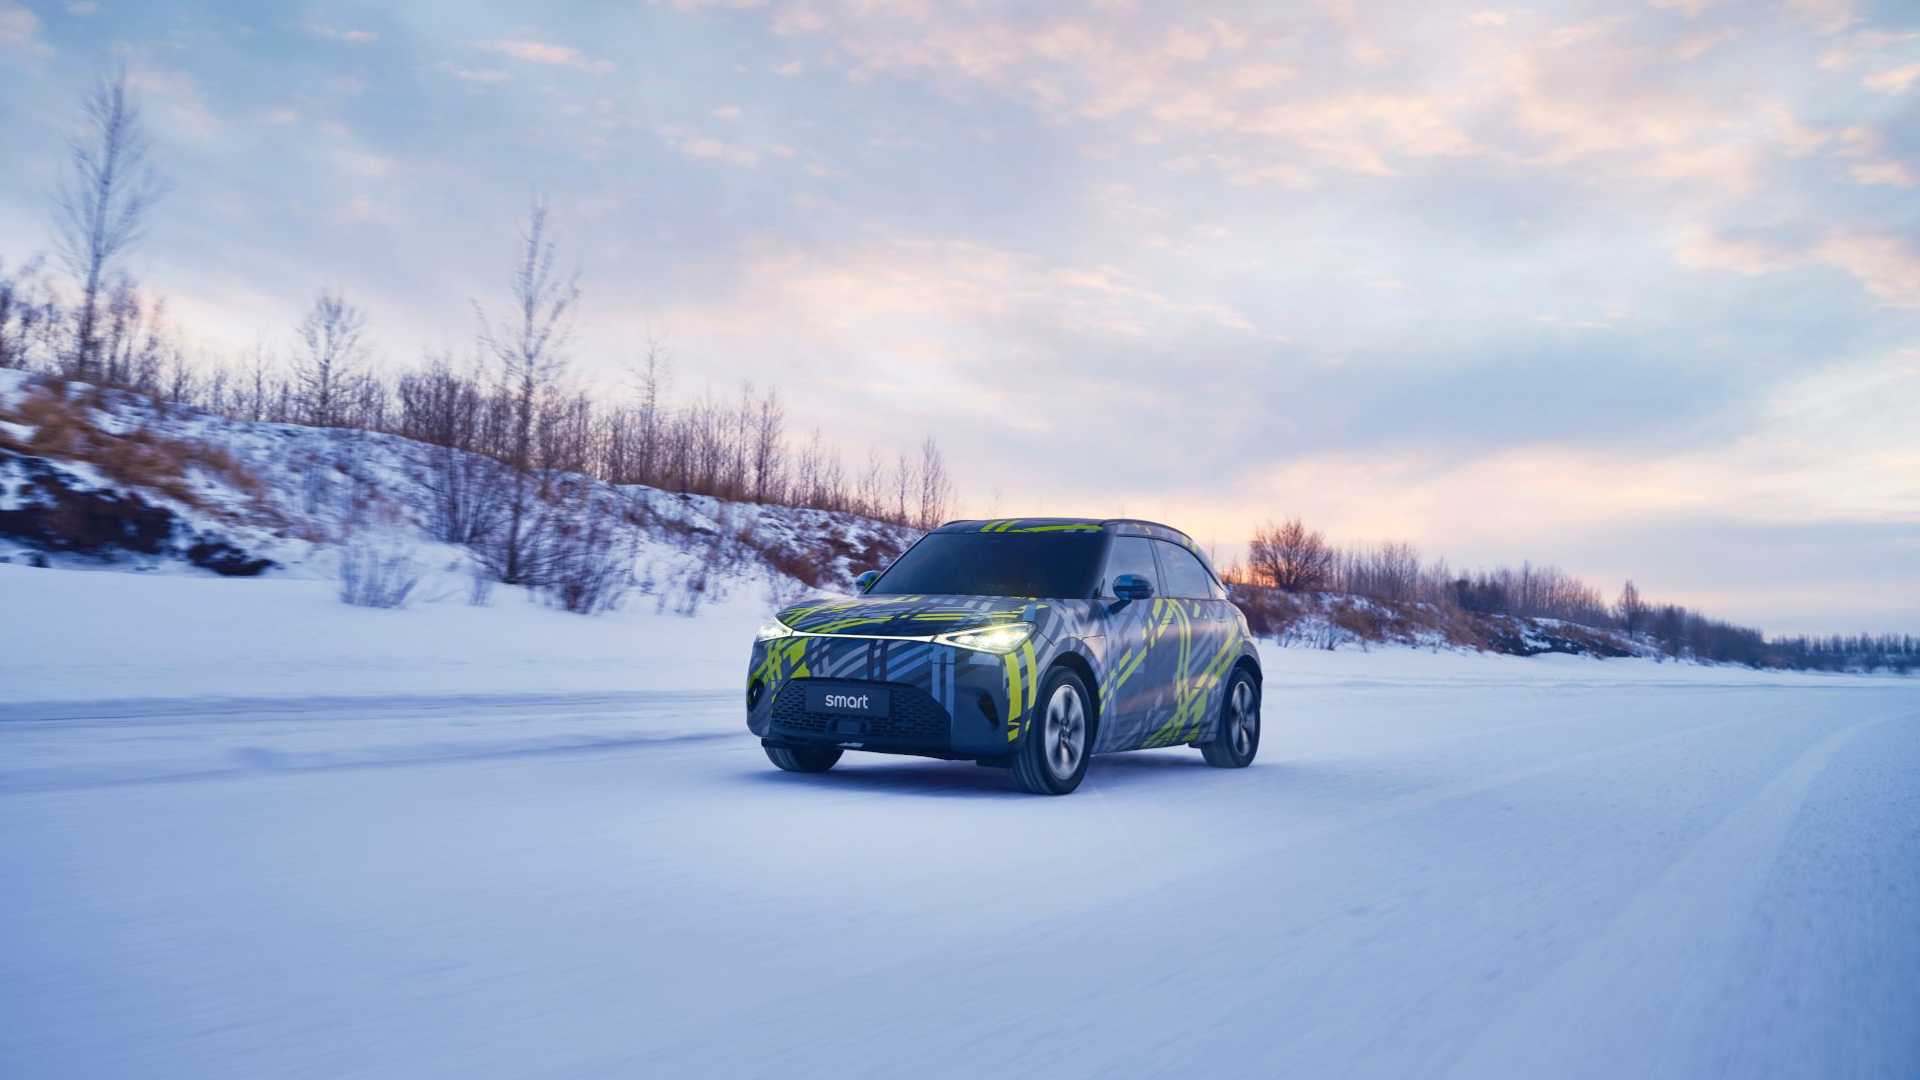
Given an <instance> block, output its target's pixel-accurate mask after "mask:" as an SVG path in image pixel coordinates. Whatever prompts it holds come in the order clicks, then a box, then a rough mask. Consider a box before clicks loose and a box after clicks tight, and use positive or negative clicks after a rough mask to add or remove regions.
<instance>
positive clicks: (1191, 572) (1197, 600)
mask: <svg viewBox="0 0 1920 1080" xmlns="http://www.w3.org/2000/svg"><path fill="white" fill-rule="evenodd" d="M1152 543H1153V549H1154V554H1155V555H1156V556H1157V557H1158V560H1159V563H1160V580H1161V583H1162V589H1163V591H1164V595H1163V596H1162V597H1161V600H1160V605H1159V610H1158V613H1157V615H1156V617H1155V618H1154V619H1153V625H1152V627H1151V628H1150V629H1149V632H1148V636H1149V642H1148V644H1149V646H1150V648H1151V649H1152V650H1153V652H1152V656H1153V660H1152V662H1151V663H1150V665H1149V666H1150V667H1151V669H1152V676H1153V682H1154V683H1155V685H1156V687H1157V689H1158V690H1159V693H1157V694H1155V695H1154V697H1153V700H1152V701H1151V702H1149V703H1148V707H1147V713H1148V716H1147V734H1146V737H1145V738H1144V740H1143V741H1142V743H1141V745H1143V746H1177V745H1180V744H1183V743H1190V742H1193V741H1195V740H1197V739H1199V738H1201V737H1203V736H1204V735H1206V734H1207V733H1208V731H1209V730H1210V729H1211V728H1212V726H1213V724H1214V722H1215V720H1216V718H1217V716H1218V714H1219V711H1220V710H1219V704H1220V688H1221V686H1222V685H1223V684H1224V682H1225V680H1226V672H1227V668H1228V667H1229V666H1230V665H1231V664H1232V663H1233V658H1234V656H1235V655H1236V654H1235V652H1234V645H1236V644H1237V643H1238V642H1237V639H1238V630H1239V622H1238V620H1237V619H1235V618H1234V617H1233V612H1232V610H1231V608H1230V605H1229V604H1228V602H1227V600H1226V591H1225V590H1224V589H1222V588H1221V587H1220V584H1219V582H1217V581H1215V580H1214V577H1213V574H1212V573H1210V572H1209V571H1208V570H1207V567H1206V564H1204V563H1202V562H1201V561H1200V557H1199V556H1198V555H1195V554H1194V553H1193V552H1192V551H1191V550H1189V549H1188V548H1186V547H1185V546H1183V545H1180V544H1175V543H1172V542H1170V541H1167V540H1160V539H1155V540H1153V541H1152Z"/></svg>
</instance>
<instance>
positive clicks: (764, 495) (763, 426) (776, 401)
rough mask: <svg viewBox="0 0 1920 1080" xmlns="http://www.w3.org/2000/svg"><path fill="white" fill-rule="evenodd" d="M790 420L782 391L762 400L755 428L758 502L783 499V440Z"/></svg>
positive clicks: (769, 393)
mask: <svg viewBox="0 0 1920 1080" xmlns="http://www.w3.org/2000/svg"><path fill="white" fill-rule="evenodd" d="M786 418H787V414H786V409H785V408H784V407H782V406H781V404H780V392H779V391H778V390H769V391H767V396H766V397H764V398H761V399H760V404H759V408H758V410H757V415H756V416H755V418H754V425H753V501H754V502H757V503H768V502H773V501H774V500H776V499H778V498H779V497H780V479H781V477H780V459H781V453H782V449H783V448H782V445H781V441H782V439H783V437H784V436H783V432H784V430H785V427H786Z"/></svg>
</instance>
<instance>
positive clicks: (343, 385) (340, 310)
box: [294, 290, 367, 427]
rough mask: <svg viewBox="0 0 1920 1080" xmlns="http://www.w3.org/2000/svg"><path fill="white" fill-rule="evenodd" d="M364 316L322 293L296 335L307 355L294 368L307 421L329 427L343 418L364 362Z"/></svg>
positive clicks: (334, 295) (341, 300)
mask: <svg viewBox="0 0 1920 1080" xmlns="http://www.w3.org/2000/svg"><path fill="white" fill-rule="evenodd" d="M366 331H367V318H366V316H365V315H364V314H362V313H361V311H360V309H359V308H357V307H355V306H353V305H352V304H350V303H348V302H347V301H346V298H345V297H343V296H341V295H340V294H339V293H337V292H328V291H326V290H321V293H320V296H319V297H318V298H317V299H315V300H314V302H313V306H312V307H311V308H308V309H307V316H306V318H304V319H302V320H300V327H299V334H300V343H301V346H302V348H304V349H305V350H306V351H305V352H304V354H302V355H301V356H300V357H299V358H298V361H297V363H296V365H295V369H294V378H295V380H296V381H297V382H298V383H299V392H300V404H301V406H302V411H303V413H304V414H305V417H304V418H305V420H306V422H307V423H309V424H312V425H314V426H315V427H333V426H335V425H337V424H339V423H341V422H343V421H344V420H345V415H344V414H345V413H346V411H347V406H348V404H349V399H350V397H351V396H352V392H353V390H354V385H355V380H356V378H357V377H358V375H359V372H358V368H359V366H360V364H361V363H362V362H364V361H365V359H366V355H367V346H366Z"/></svg>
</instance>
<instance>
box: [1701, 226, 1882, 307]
mask: <svg viewBox="0 0 1920 1080" xmlns="http://www.w3.org/2000/svg"><path fill="white" fill-rule="evenodd" d="M1675 258H1676V259H1677V260H1678V261H1679V263H1680V264H1681V265H1682V266H1689V267H1693V268H1695V269H1713V270H1727V271H1732V272H1734V273H1737V274H1744V275H1747V276H1750V277H1751V276H1757V275H1761V274H1776V273H1781V272H1784V271H1789V270H1796V269H1800V268H1803V267H1809V266H1827V267H1832V268H1834V269H1838V270H1842V271H1845V272H1846V273H1847V274H1848V275H1850V276H1851V277H1852V278H1853V279H1854V280H1855V281H1857V282H1858V283H1859V284H1860V285H1861V287H1862V288H1864V289H1866V291H1867V292H1868V293H1869V294H1870V295H1872V296H1874V297H1875V298H1877V299H1879V300H1880V301H1881V302H1882V303H1885V304H1887V305H1890V306H1893V307H1902V308H1920V248H1916V247H1915V246H1914V244H1913V243H1912V242H1910V241H1909V240H1908V239H1906V238H1904V237H1902V236H1901V235H1899V234H1897V233H1891V232H1885V231H1881V230H1875V229H1868V228H1859V227H1849V228H1839V229H1834V230H1830V231H1828V232H1827V233H1826V234H1824V235H1823V236H1821V237H1820V238H1819V239H1818V240H1817V241H1815V242H1812V243H1799V244H1796V243H1792V242H1787V241H1780V240H1770V239H1765V238H1758V237H1746V238H1740V237H1728V236H1722V235H1716V234H1713V233H1710V232H1707V231H1705V230H1700V229H1692V230H1688V231H1687V232H1686V233H1684V234H1683V235H1682V237H1681V239H1680V241H1679V243H1678V244H1677V245H1676V247H1675Z"/></svg>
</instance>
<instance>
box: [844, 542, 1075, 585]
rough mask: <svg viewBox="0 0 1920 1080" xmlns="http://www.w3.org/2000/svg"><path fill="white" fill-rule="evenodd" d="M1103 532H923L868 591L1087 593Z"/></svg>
mask: <svg viewBox="0 0 1920 1080" xmlns="http://www.w3.org/2000/svg"><path fill="white" fill-rule="evenodd" d="M1105 541H1106V537H1105V536H1102V535H1101V534H1100V533H1098V532H1078V531H1076V532H1033V533H979V532H937V533H929V534H928V535H927V536H926V537H924V538H923V539H922V540H921V541H920V542H919V543H918V544H915V545H914V546H913V547H912V548H910V549H908V551H907V553H906V554H905V555H902V556H900V559H899V561H897V562H895V563H894V564H893V565H892V566H890V567H888V568H887V572H886V573H884V574H882V575H880V580H879V581H876V582H874V583H873V588H871V589H868V590H867V593H868V595H879V596H905V595H912V594H923V595H924V594H946V595H953V596H1036V597H1056V598H1060V599H1081V598H1085V597H1088V596H1092V595H1093V585H1094V577H1095V575H1096V574H1097V572H1098V570H1099V566H1100V549H1101V546H1102V545H1103V544H1104V543H1105Z"/></svg>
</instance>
